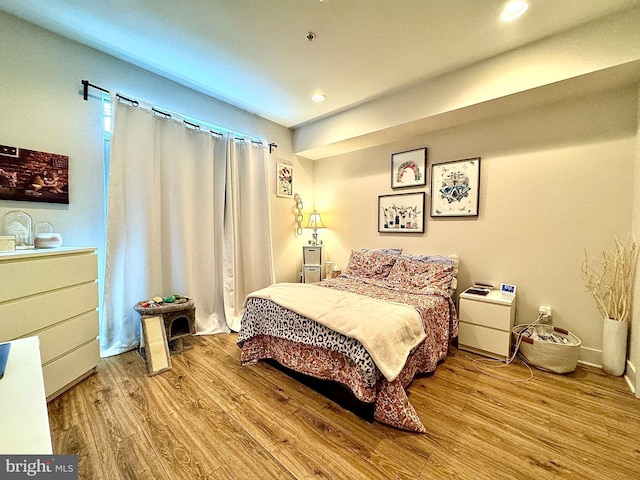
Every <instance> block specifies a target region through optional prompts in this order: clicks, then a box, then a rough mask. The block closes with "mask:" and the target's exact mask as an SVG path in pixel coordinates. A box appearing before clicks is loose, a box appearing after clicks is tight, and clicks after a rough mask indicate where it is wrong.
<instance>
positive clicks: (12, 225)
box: [2, 210, 33, 250]
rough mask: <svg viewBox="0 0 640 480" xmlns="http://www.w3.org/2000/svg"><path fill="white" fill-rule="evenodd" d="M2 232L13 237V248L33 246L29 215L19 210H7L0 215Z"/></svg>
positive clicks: (22, 248)
mask: <svg viewBox="0 0 640 480" xmlns="http://www.w3.org/2000/svg"><path fill="white" fill-rule="evenodd" d="M2 232H3V234H4V235H12V236H13V237H14V238H15V250H25V249H30V248H33V230H32V220H31V215H29V214H28V213H26V212H21V211H20V210H13V211H11V212H7V213H5V214H4V216H3V217H2Z"/></svg>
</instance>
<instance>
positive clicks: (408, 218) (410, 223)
mask: <svg viewBox="0 0 640 480" xmlns="http://www.w3.org/2000/svg"><path fill="white" fill-rule="evenodd" d="M424 199H425V194H424V192H417V193H395V194H391V195H379V196H378V232H381V233H384V232H390V233H423V232H424Z"/></svg>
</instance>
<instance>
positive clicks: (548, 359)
mask: <svg viewBox="0 0 640 480" xmlns="http://www.w3.org/2000/svg"><path fill="white" fill-rule="evenodd" d="M527 327H528V325H516V326H515V327H513V330H512V333H513V338H514V341H515V342H516V344H517V342H518V336H519V334H520V332H521V331H522V330H523V329H525V328H527ZM553 330H554V331H555V333H556V335H558V336H561V337H565V338H566V339H567V340H569V342H570V343H566V344H564V343H553V342H549V341H543V340H534V339H532V338H530V337H527V336H526V335H523V336H522V341H521V342H520V347H519V349H518V354H519V355H520V356H521V357H523V360H524V361H525V362H527V363H528V364H529V365H534V366H536V367H538V368H540V369H541V370H547V371H549V372H553V373H568V372H573V371H574V370H575V369H576V365H577V363H578V357H579V356H580V344H581V343H582V342H581V341H580V339H579V338H578V337H576V336H575V335H574V334H573V333H571V332H568V331H567V330H563V329H561V328H558V327H553Z"/></svg>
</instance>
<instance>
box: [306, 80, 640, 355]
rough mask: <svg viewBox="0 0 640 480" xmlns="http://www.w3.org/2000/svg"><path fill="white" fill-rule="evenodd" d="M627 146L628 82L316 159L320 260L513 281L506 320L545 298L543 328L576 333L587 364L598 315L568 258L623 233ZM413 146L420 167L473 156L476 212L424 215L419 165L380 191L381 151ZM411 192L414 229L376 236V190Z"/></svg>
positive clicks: (630, 154) (631, 112)
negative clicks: (322, 237) (375, 254)
mask: <svg viewBox="0 0 640 480" xmlns="http://www.w3.org/2000/svg"><path fill="white" fill-rule="evenodd" d="M635 142H636V88H635V86H634V87H633V88H630V87H627V88H623V89H616V90H611V91H600V92H595V93H592V94H590V95H586V96H584V97H580V98H578V99H570V100H564V101H558V102H556V103H553V104H549V105H544V106H539V107H534V108H529V109H526V110H524V111H520V112H515V113H509V114H506V115H502V116H495V117H491V118H487V119H485V120H483V121H478V122H474V123H469V124H463V125H459V126H455V127H452V128H448V129H445V130H439V131H434V132H427V133H425V134H423V135H420V136H416V137H414V138H411V139H409V140H403V141H400V142H395V143H388V144H385V145H381V146H377V147H372V148H368V149H363V150H359V151H355V152H350V153H346V154H343V155H339V156H335V157H327V158H324V159H320V160H317V166H316V177H315V178H316V196H317V203H318V204H321V205H323V208H324V209H325V210H326V211H329V212H332V216H333V217H334V220H333V222H332V224H333V228H332V229H331V230H332V232H331V234H332V237H331V238H328V239H327V241H328V242H330V244H329V245H328V246H329V247H330V249H329V251H330V255H329V257H330V260H333V261H334V262H337V263H338V264H343V265H344V264H346V262H347V260H348V258H349V251H350V249H357V248H363V247H369V248H379V247H403V248H404V250H405V251H406V252H409V253H457V254H458V255H459V256H460V258H461V271H460V276H459V285H460V288H461V289H462V288H466V287H467V286H469V285H470V284H471V283H472V282H473V281H476V280H485V281H492V282H495V283H500V282H507V283H512V284H515V285H517V286H518V317H517V322H518V323H526V322H528V321H533V320H535V317H536V316H537V311H538V310H537V309H538V306H539V305H551V306H552V308H553V312H554V323H555V324H556V325H558V326H561V327H564V328H567V329H569V330H570V331H572V332H573V333H575V334H576V335H578V336H579V337H580V338H581V339H582V341H583V347H584V348H583V357H582V360H583V361H585V362H587V363H593V364H599V363H600V352H601V340H602V339H601V331H602V320H601V319H600V316H599V314H598V311H597V308H596V305H595V303H594V302H593V299H591V298H590V297H589V295H588V294H587V292H586V291H585V289H584V285H583V282H582V279H581V276H580V265H581V263H582V258H583V255H584V249H585V248H586V249H588V250H589V251H593V252H597V251H602V250H604V249H605V248H609V244H610V242H611V241H612V237H613V235H619V236H621V237H624V236H626V235H628V233H629V232H630V228H631V227H630V226H631V218H632V202H633V178H632V175H630V174H629V172H630V171H633V168H634V162H635V160H634V157H635V149H636V146H635ZM423 146H426V147H427V148H428V152H427V157H428V164H429V166H430V165H432V164H433V163H439V162H445V161H450V160H457V159H463V158H470V157H476V156H480V157H482V167H481V185H480V215H479V216H478V217H472V218H471V217H469V218H431V217H429V215H428V212H429V200H428V199H429V191H430V188H429V185H428V184H429V182H430V178H431V175H430V172H429V173H428V177H427V178H428V180H427V186H426V187H420V188H405V189H400V190H392V189H391V187H390V158H391V154H392V153H395V152H401V151H405V150H409V149H412V148H418V147H423ZM417 191H424V192H426V194H427V195H426V196H427V205H426V209H425V210H426V212H427V213H426V225H425V233H424V234H380V233H378V232H377V227H376V225H377V197H378V195H381V194H391V193H407V192H417Z"/></svg>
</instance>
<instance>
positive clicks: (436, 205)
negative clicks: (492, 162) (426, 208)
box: [431, 157, 480, 217]
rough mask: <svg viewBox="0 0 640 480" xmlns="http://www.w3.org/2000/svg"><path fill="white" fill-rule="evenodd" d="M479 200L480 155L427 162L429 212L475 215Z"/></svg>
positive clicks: (434, 214)
mask: <svg viewBox="0 0 640 480" xmlns="http://www.w3.org/2000/svg"><path fill="white" fill-rule="evenodd" d="M479 200H480V157H476V158H467V159H464V160H455V161H453V162H446V163H437V164H434V165H432V166H431V216H432V217H475V216H477V215H478V203H479Z"/></svg>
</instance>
